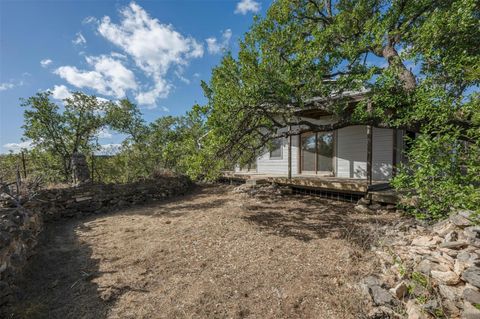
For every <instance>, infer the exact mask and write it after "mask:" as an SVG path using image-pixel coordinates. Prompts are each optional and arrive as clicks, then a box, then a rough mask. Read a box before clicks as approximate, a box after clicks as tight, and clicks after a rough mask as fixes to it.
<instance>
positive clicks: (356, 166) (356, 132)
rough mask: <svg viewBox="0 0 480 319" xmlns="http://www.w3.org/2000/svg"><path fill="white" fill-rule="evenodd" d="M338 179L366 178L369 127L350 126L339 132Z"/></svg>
mask: <svg viewBox="0 0 480 319" xmlns="http://www.w3.org/2000/svg"><path fill="white" fill-rule="evenodd" d="M336 145H337V154H336V158H337V165H336V166H337V173H336V176H337V177H345V178H366V176H367V174H366V172H367V127H366V126H359V125H356V126H348V127H344V128H341V129H339V130H338V132H337V142H336Z"/></svg>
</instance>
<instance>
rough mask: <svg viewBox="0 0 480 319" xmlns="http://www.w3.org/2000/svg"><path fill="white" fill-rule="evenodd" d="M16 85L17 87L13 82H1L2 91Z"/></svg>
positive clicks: (0, 89) (0, 88)
mask: <svg viewBox="0 0 480 319" xmlns="http://www.w3.org/2000/svg"><path fill="white" fill-rule="evenodd" d="M14 87H15V84H13V83H11V82H4V83H0V91H6V90H10V89H13V88H14Z"/></svg>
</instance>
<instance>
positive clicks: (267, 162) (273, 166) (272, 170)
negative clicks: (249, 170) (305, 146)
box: [257, 136, 299, 175]
mask: <svg viewBox="0 0 480 319" xmlns="http://www.w3.org/2000/svg"><path fill="white" fill-rule="evenodd" d="M298 157H299V153H298V138H296V137H295V136H292V174H293V175H294V174H296V172H297V171H298ZM257 171H258V172H259V173H265V174H282V175H286V174H288V138H285V139H283V146H282V157H281V158H279V159H278V158H270V152H268V151H267V152H265V153H264V154H263V155H261V156H260V157H258V159H257Z"/></svg>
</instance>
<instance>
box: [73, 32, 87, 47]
mask: <svg viewBox="0 0 480 319" xmlns="http://www.w3.org/2000/svg"><path fill="white" fill-rule="evenodd" d="M72 42H73V44H75V45H85V44H86V43H87V40H85V37H84V36H83V34H82V33H81V32H77V34H76V37H75V39H73V40H72Z"/></svg>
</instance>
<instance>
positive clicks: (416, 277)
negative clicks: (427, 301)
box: [410, 271, 429, 288]
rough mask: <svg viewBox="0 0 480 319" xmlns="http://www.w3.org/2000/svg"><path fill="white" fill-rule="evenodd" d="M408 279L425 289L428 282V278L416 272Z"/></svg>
mask: <svg viewBox="0 0 480 319" xmlns="http://www.w3.org/2000/svg"><path fill="white" fill-rule="evenodd" d="M410 278H411V279H412V281H413V282H415V283H417V284H419V285H420V286H422V287H423V288H427V286H428V283H429V280H428V277H427V276H425V275H424V274H422V273H420V272H418V271H414V272H412V275H411V277H410Z"/></svg>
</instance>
